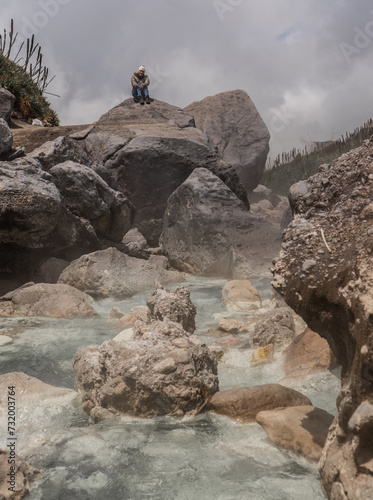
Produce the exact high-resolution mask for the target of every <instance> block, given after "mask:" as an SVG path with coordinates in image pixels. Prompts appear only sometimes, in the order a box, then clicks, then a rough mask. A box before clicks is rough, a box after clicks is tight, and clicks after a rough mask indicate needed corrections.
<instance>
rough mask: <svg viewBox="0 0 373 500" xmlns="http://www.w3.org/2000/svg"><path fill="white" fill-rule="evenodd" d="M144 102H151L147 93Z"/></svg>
mask: <svg viewBox="0 0 373 500" xmlns="http://www.w3.org/2000/svg"><path fill="white" fill-rule="evenodd" d="M145 102H146V104H150V103H151V101H150V97H149V96H148V95H147V96H146V99H145Z"/></svg>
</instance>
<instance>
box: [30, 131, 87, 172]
mask: <svg viewBox="0 0 373 500" xmlns="http://www.w3.org/2000/svg"><path fill="white" fill-rule="evenodd" d="M27 156H28V157H29V158H34V159H35V160H38V161H39V162H40V164H41V165H42V167H43V169H44V170H47V171H48V170H50V169H51V168H52V167H53V166H54V165H58V164H59V163H64V162H66V161H73V162H75V163H80V164H82V165H89V164H90V161H89V158H88V156H87V153H86V152H85V150H84V148H83V146H81V145H80V144H79V143H78V142H77V141H74V140H73V139H70V138H69V137H65V136H61V137H57V139H55V140H53V141H48V142H45V143H44V144H43V145H42V146H40V147H39V148H37V149H34V150H33V151H32V152H31V153H29V154H28V155H27Z"/></svg>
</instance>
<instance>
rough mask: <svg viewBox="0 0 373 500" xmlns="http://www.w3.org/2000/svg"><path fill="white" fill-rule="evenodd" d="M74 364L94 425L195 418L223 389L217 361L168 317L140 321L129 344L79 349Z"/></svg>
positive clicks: (80, 388) (199, 342) (84, 407)
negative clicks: (123, 419) (116, 418)
mask: <svg viewBox="0 0 373 500" xmlns="http://www.w3.org/2000/svg"><path fill="white" fill-rule="evenodd" d="M73 365H74V370H75V377H76V382H77V385H78V388H79V391H80V392H81V393H82V406H83V409H84V411H85V412H87V413H88V414H89V415H90V417H91V418H92V420H93V421H99V420H102V419H104V418H108V417H110V416H113V415H130V416H134V417H146V418H151V417H155V416H159V415H173V416H182V415H185V414H194V413H196V412H197V411H198V410H199V409H200V408H201V407H202V405H203V404H204V402H205V400H206V399H207V398H208V396H209V395H211V394H214V393H215V392H216V391H217V390H218V388H219V387H218V377H217V362H216V360H215V357H214V356H213V355H212V354H211V353H210V351H209V350H208V348H207V347H206V346H205V345H204V344H203V343H202V342H201V341H200V340H199V339H198V337H197V336H195V335H192V334H189V333H188V332H186V331H185V330H184V329H183V327H182V326H181V325H180V324H178V323H174V322H172V321H169V320H168V319H165V320H164V321H153V322H151V323H150V324H146V323H143V322H137V323H136V325H135V327H134V334H133V336H132V338H131V339H130V340H128V341H124V342H121V341H119V342H118V341H115V340H109V341H105V342H104V343H103V344H102V345H101V346H88V347H85V348H81V349H79V350H78V352H77V353H76V355H75V357H74V359H73Z"/></svg>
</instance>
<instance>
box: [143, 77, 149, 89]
mask: <svg viewBox="0 0 373 500" xmlns="http://www.w3.org/2000/svg"><path fill="white" fill-rule="evenodd" d="M149 84H150V80H149V77H148V75H146V78H145V80H144V85H145V86H146V87H148V86H149Z"/></svg>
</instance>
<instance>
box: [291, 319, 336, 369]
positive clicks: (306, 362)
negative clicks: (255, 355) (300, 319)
mask: <svg viewBox="0 0 373 500" xmlns="http://www.w3.org/2000/svg"><path fill="white" fill-rule="evenodd" d="M283 360H284V361H283V363H284V372H285V376H286V377H306V376H307V375H309V374H311V373H314V372H316V371H323V370H330V369H332V368H335V367H336V361H335V358H334V355H333V353H332V351H331V349H330V347H329V344H328V343H327V341H326V340H325V339H323V338H322V337H320V335H318V334H317V333H316V332H313V331H312V330H310V329H309V328H307V329H306V330H305V331H304V332H303V333H302V334H300V335H298V336H297V337H295V339H294V340H293V341H292V343H291V344H290V345H289V346H288V347H287V348H286V349H285V351H284V352H283Z"/></svg>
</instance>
